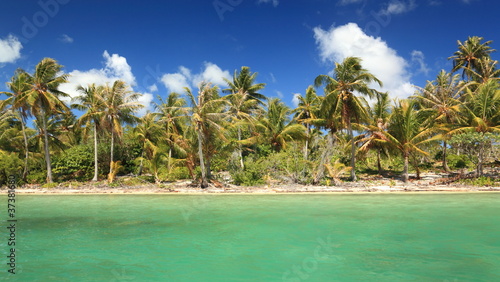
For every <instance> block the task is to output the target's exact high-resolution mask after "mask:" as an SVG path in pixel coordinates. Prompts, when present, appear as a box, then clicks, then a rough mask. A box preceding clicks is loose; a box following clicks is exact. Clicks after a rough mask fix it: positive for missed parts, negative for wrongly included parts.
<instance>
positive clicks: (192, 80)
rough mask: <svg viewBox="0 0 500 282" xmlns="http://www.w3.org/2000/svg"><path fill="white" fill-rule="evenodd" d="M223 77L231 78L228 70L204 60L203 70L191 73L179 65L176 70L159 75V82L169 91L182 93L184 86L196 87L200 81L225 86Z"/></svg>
mask: <svg viewBox="0 0 500 282" xmlns="http://www.w3.org/2000/svg"><path fill="white" fill-rule="evenodd" d="M224 78H226V79H231V75H230V74H229V71H227V70H222V69H221V68H220V67H219V66H217V65H216V64H214V63H211V62H205V63H204V68H203V70H202V71H201V72H200V73H198V74H192V72H191V70H190V69H188V68H186V67H184V66H180V67H179V70H178V72H175V73H167V74H164V75H163V76H162V77H161V82H163V84H164V85H165V87H166V88H167V89H168V90H169V91H170V92H177V93H183V92H184V87H187V88H190V89H191V88H192V87H197V86H198V85H199V84H200V83H201V82H209V83H212V84H215V85H219V86H225V85H226V82H225V81H224Z"/></svg>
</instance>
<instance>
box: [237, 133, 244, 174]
mask: <svg viewBox="0 0 500 282" xmlns="http://www.w3.org/2000/svg"><path fill="white" fill-rule="evenodd" d="M240 142H241V128H240V127H239V126H238V157H239V158H240V167H241V170H244V169H245V164H244V163H243V149H242V147H241V143H240Z"/></svg>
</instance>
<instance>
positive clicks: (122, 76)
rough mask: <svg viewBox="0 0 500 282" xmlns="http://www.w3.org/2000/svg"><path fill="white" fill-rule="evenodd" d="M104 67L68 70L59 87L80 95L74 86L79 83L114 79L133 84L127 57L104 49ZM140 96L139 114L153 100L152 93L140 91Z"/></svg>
mask: <svg viewBox="0 0 500 282" xmlns="http://www.w3.org/2000/svg"><path fill="white" fill-rule="evenodd" d="M102 56H103V58H104V65H105V67H104V68H101V69H90V70H86V71H82V70H73V71H71V72H69V73H68V74H69V75H70V77H69V79H68V80H69V82H68V83H64V84H62V85H61V86H60V87H59V89H60V90H61V91H63V92H65V93H68V94H69V95H70V97H75V96H78V95H80V94H79V93H78V92H77V91H76V88H77V87H78V86H79V85H82V86H84V87H86V86H87V85H89V84H91V83H95V84H97V85H103V84H112V83H114V82H115V81H116V80H123V81H124V82H126V83H127V84H128V85H129V86H131V87H133V86H135V84H136V83H135V76H134V75H133V73H132V68H131V67H130V65H129V64H128V63H127V59H126V58H125V57H122V56H120V55H118V54H112V55H110V54H109V53H108V51H104V53H103V55H102ZM141 94H142V96H141V97H140V99H139V102H140V103H141V104H143V105H144V106H145V108H143V110H141V111H140V112H139V114H141V115H142V114H144V113H145V112H146V111H147V110H148V109H149V108H150V103H151V101H152V100H153V95H152V94H150V93H141Z"/></svg>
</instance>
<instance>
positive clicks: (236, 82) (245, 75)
mask: <svg viewBox="0 0 500 282" xmlns="http://www.w3.org/2000/svg"><path fill="white" fill-rule="evenodd" d="M256 77H257V73H256V72H254V73H252V72H251V71H250V68H249V67H244V66H243V67H241V70H240V71H239V72H237V71H234V75H233V81H230V80H228V79H225V78H224V80H225V81H226V83H227V85H228V86H229V88H227V89H223V90H222V92H223V93H237V92H241V93H246V94H247V95H248V96H247V98H249V99H256V100H257V101H259V104H262V103H263V102H264V101H265V100H266V99H267V98H266V96H264V95H262V94H260V93H259V91H260V90H262V89H264V87H265V86H266V84H265V83H255V78H256Z"/></svg>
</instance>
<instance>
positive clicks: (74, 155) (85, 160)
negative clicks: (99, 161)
mask: <svg viewBox="0 0 500 282" xmlns="http://www.w3.org/2000/svg"><path fill="white" fill-rule="evenodd" d="M53 167H54V168H53V172H54V176H55V177H56V178H57V179H58V180H63V181H68V180H90V179H91V178H92V176H93V174H94V154H93V149H92V147H90V146H88V145H78V146H75V147H72V148H70V149H68V150H66V151H64V152H63V153H62V154H61V155H59V156H57V157H56V158H54V163H53Z"/></svg>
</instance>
